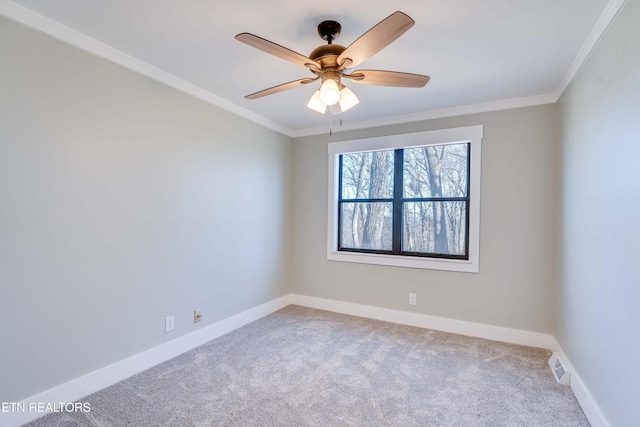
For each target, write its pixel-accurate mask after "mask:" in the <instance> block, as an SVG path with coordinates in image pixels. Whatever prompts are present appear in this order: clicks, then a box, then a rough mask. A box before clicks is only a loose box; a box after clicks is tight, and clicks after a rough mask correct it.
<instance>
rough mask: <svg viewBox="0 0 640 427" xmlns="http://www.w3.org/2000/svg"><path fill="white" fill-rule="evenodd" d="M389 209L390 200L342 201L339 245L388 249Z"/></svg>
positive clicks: (351, 247)
mask: <svg viewBox="0 0 640 427" xmlns="http://www.w3.org/2000/svg"><path fill="white" fill-rule="evenodd" d="M391 210H392V203H391V202H359V203H350V202H344V203H342V204H341V217H340V218H341V224H340V225H341V230H342V233H341V236H340V246H341V247H342V248H349V249H371V250H384V251H390V250H391V222H392V220H391Z"/></svg>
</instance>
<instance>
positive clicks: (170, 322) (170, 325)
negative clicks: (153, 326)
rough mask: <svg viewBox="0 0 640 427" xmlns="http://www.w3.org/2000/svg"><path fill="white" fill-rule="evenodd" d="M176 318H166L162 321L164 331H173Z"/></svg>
mask: <svg viewBox="0 0 640 427" xmlns="http://www.w3.org/2000/svg"><path fill="white" fill-rule="evenodd" d="M175 322H176V316H167V317H165V319H164V331H165V332H171V331H173V330H174V329H175Z"/></svg>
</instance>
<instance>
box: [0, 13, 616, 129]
mask: <svg viewBox="0 0 640 427" xmlns="http://www.w3.org/2000/svg"><path fill="white" fill-rule="evenodd" d="M620 3H621V1H619V0H397V1H395V2H388V1H382V0H369V1H365V0H351V1H347V2H327V1H323V2H320V1H309V0H297V1H292V0H270V1H268V2H267V1H264V0H237V1H220V0H213V1H212V0H209V1H205V0H182V1H177V0H134V1H131V0H108V1H105V0H56V1H51V0H15V1H13V2H12V1H8V0H0V6H1V8H0V12H4V13H3V14H4V15H7V16H9V17H11V18H13V19H16V20H18V21H22V22H24V23H27V24H28V25H31V26H34V27H36V28H37V27H38V26H40V27H47V28H48V27H51V25H43V24H42V22H49V21H48V20H45V21H42V20H41V19H40V18H38V19H35V18H34V17H36V18H37V17H38V15H42V16H44V17H46V18H50V19H51V20H53V21H56V22H57V23H59V24H62V25H63V26H65V27H68V28H70V29H73V30H76V31H78V32H79V33H82V34H81V35H80V36H88V37H89V38H91V39H95V40H97V41H99V42H102V43H104V44H106V45H107V46H106V47H105V46H104V45H102V44H100V49H90V48H88V50H93V51H94V53H96V51H98V52H97V53H98V54H101V52H102V51H106V52H108V51H109V50H114V51H115V50H117V51H120V53H125V54H128V55H130V56H132V57H134V58H136V59H137V60H140V61H143V62H144V63H146V64H143V63H142V62H138V66H137V68H141V67H140V64H143V66H142V68H144V66H146V65H147V64H149V65H151V66H153V67H149V68H150V69H155V70H157V69H159V70H162V71H164V72H166V73H169V74H166V73H165V74H163V75H165V77H166V76H168V75H173V76H175V77H177V78H179V79H181V80H182V81H185V82H188V83H191V84H192V85H195V86H194V87H195V90H197V91H200V94H203V93H206V92H208V93H209V94H213V95H214V96H212V97H211V98H212V99H213V102H214V103H218V104H219V105H222V106H223V107H225V108H227V109H231V110H232V111H233V110H235V111H239V112H241V113H243V114H244V115H245V116H248V117H250V118H254V119H255V118H257V119H258V120H257V121H262V122H263V123H266V124H267V125H268V126H270V127H272V128H274V129H277V130H280V131H283V132H284V133H288V134H290V135H301V134H309V133H314V131H315V130H316V129H320V130H323V131H326V129H327V127H328V122H329V116H328V115H324V116H323V115H321V114H319V113H317V112H314V111H312V110H309V109H308V108H306V103H307V101H308V99H309V97H310V96H311V95H312V93H313V91H314V90H315V86H316V85H315V84H313V85H310V86H302V87H298V88H295V89H292V90H289V91H286V92H282V93H278V94H275V95H271V96H268V97H265V98H261V99H257V100H246V99H244V96H245V95H247V94H249V93H253V92H256V91H258V90H262V89H266V88H268V87H271V86H275V85H277V84H280V83H284V82H288V81H291V80H296V79H299V78H303V77H308V76H312V74H311V73H310V72H309V71H308V70H307V69H305V68H303V67H298V66H296V65H294V64H292V63H289V62H286V61H284V60H282V59H279V58H276V57H272V56H270V55H268V54H266V53H264V52H262V51H259V50H257V49H254V48H252V47H249V46H247V45H245V44H243V43H240V42H238V41H236V40H235V39H234V36H235V35H236V34H238V33H241V32H250V33H252V34H255V35H258V36H260V37H263V38H266V39H268V40H271V41H273V42H275V43H278V44H281V45H283V46H286V47H288V48H290V49H292V50H294V51H297V52H300V53H302V54H304V55H308V54H309V53H310V52H311V51H312V50H313V49H314V48H315V47H317V46H319V45H321V44H324V43H325V42H324V41H323V40H322V39H320V38H319V37H318V35H317V32H316V28H317V24H318V23H319V22H320V21H323V20H326V19H333V20H336V21H338V22H340V23H341V24H342V34H341V35H340V37H339V38H338V40H337V41H336V43H337V44H342V45H344V46H348V45H349V44H351V43H352V42H353V41H354V40H355V39H357V38H358V37H359V36H360V35H361V34H363V33H364V32H366V31H367V30H368V29H369V28H371V27H372V26H374V25H375V24H377V23H378V22H379V21H381V20H382V19H384V18H385V17H387V16H388V15H390V14H391V13H393V12H395V11H396V10H401V11H403V12H405V13H406V14H408V15H409V16H411V17H412V18H413V19H414V20H415V21H416V24H415V26H414V27H413V28H411V29H410V30H409V31H408V32H407V33H406V34H404V35H403V36H402V37H400V38H399V39H398V40H396V41H395V42H394V43H392V44H391V45H390V46H388V47H387V48H386V49H384V50H382V51H381V52H379V53H378V54H376V55H375V56H373V57H372V58H370V59H369V60H367V61H365V62H364V63H363V64H362V65H361V66H360V67H359V68H367V69H383V70H393V71H405V72H412V73H418V74H426V75H429V76H431V81H430V82H429V84H428V85H427V86H425V87H424V88H422V89H407V88H390V87H382V86H369V85H358V84H354V83H347V84H348V85H349V86H350V88H351V89H352V90H353V91H354V92H355V93H356V95H357V96H358V97H359V98H360V101H361V102H360V104H359V105H357V106H356V107H354V108H353V109H351V110H349V111H348V112H346V113H345V114H344V115H343V120H344V121H345V123H346V125H351V126H352V127H354V126H355V127H357V126H358V125H360V127H363V126H365V125H371V124H376V123H383V122H384V123H391V122H394V121H398V122H401V121H407V120H408V119H409V118H411V117H414V118H417V117H422V116H424V115H427V116H428V114H429V112H431V113H433V112H434V111H440V112H441V111H442V110H443V109H450V111H462V110H460V107H465V106H470V105H476V104H481V106H478V108H479V109H482V106H485V107H486V108H487V109H489V106H490V105H511V104H512V105H534V104H536V103H538V104H540V103H545V102H553V101H554V100H555V99H557V96H558V95H559V93H560V92H561V91H562V90H564V87H565V86H566V84H567V80H568V79H570V78H571V77H572V73H575V71H576V68H577V66H579V64H580V62H581V60H582V59H584V58H585V57H586V55H587V54H588V51H589V49H590V47H589V46H588V45H591V47H592V46H593V45H594V44H595V42H596V41H597V38H598V37H599V35H600V34H602V32H603V31H604V29H606V25H608V23H609V22H610V20H611V19H612V18H613V16H615V13H614V12H616V11H617V10H615V9H616V8H619V7H620ZM622 3H623V2H622ZM24 8H28V9H29V10H26V9H24ZM7 11H9V12H7ZM31 11H33V12H36V13H37V14H38V15H34V14H31ZM26 14H30V15H29V16H28V17H27V18H24V16H26ZM21 16H22V18H21ZM30 22H31V24H30ZM33 22H35V24H33ZM38 22H40V24H38ZM47 28H38V29H40V30H43V31H45V32H47ZM61 28H64V27H61ZM58 30H59V29H58ZM65 31H66V30H65ZM48 32H49V33H55V31H53V30H49V31H48ZM67 33H69V34H71V32H69V31H67ZM73 33H75V32H73ZM54 35H55V34H54ZM80 36H79V35H78V34H77V33H75V38H76V39H79V37H80ZM59 38H62V39H65V36H60V35H59ZM72 38H73V37H72ZM67 41H69V40H67ZM85 41H86V40H85ZM72 44H73V42H72ZM75 44H76V45H81V44H82V43H75ZM94 45H95V43H94ZM585 49H586V50H585ZM104 56H107V57H108V56H109V55H108V54H106V55H104ZM123 56H126V55H123ZM116 62H118V61H116ZM121 62H122V61H121ZM154 67H155V68H154ZM130 68H136V67H135V66H131V67H130ZM139 71H140V70H139ZM142 72H143V73H144V72H145V71H144V70H142ZM147 74H149V75H152V76H153V72H148V73H147ZM156 74H157V73H156ZM173 76H170V77H173ZM179 79H175V81H179ZM160 80H162V79H161V78H160ZM180 84H182V83H180ZM180 84H178V85H176V84H173V85H174V86H180ZM311 86H314V87H311ZM192 89H193V88H192ZM205 91H206V92H205ZM187 92H189V91H187ZM191 92H193V90H191ZM215 95H217V96H215ZM200 97H201V98H207V97H206V96H200ZM218 97H220V98H218ZM216 100H218V101H221V102H217V101H216ZM509 103H511V104H509ZM456 109H457V110H456ZM245 113H246V114H245ZM407 115H409V116H407ZM425 117H426V116H425Z"/></svg>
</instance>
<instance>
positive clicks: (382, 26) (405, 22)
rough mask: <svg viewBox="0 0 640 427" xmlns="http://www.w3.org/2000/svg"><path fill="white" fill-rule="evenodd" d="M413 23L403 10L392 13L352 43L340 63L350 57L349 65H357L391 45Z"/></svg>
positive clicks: (340, 57) (340, 58)
mask: <svg viewBox="0 0 640 427" xmlns="http://www.w3.org/2000/svg"><path fill="white" fill-rule="evenodd" d="M413 24H415V21H414V20H413V19H411V18H409V16H407V15H405V14H404V13H402V12H395V13H393V14H391V15H390V16H388V17H386V18H385V19H383V20H382V21H381V22H380V23H378V24H377V25H376V26H375V27H373V28H371V29H370V30H369V31H367V32H366V33H364V34H363V35H361V36H360V38H359V39H358V40H356V41H354V42H353V43H351V45H350V46H349V47H348V48H347V49H346V50H345V51H344V52H342V53H341V54H340V56H339V57H338V64H342V63H343V61H344V60H345V59H350V60H351V65H349V66H348V67H349V68H351V67H355V66H357V65H358V64H360V63H362V62H363V61H365V60H366V59H368V58H370V57H371V56H373V55H375V54H376V53H378V52H379V51H381V50H382V49H384V48H385V47H387V46H388V45H390V44H391V43H392V42H393V41H394V40H396V39H397V38H398V37H400V36H401V35H403V34H404V33H405V32H406V31H407V30H408V29H409V28H411V27H413Z"/></svg>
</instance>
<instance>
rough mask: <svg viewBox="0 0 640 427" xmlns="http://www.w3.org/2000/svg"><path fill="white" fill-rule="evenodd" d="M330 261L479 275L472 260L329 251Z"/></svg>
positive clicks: (475, 263) (476, 264)
mask: <svg viewBox="0 0 640 427" xmlns="http://www.w3.org/2000/svg"><path fill="white" fill-rule="evenodd" d="M327 259H328V260H329V261H342V262H355V263H361V264H375V265H384V266H391V267H405V268H422V269H429V270H444V271H458V272H464V273H478V272H479V269H478V263H477V262H473V261H471V260H458V259H441V258H423V257H410V256H398V255H382V254H363V253H355V252H338V251H328V252H327Z"/></svg>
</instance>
